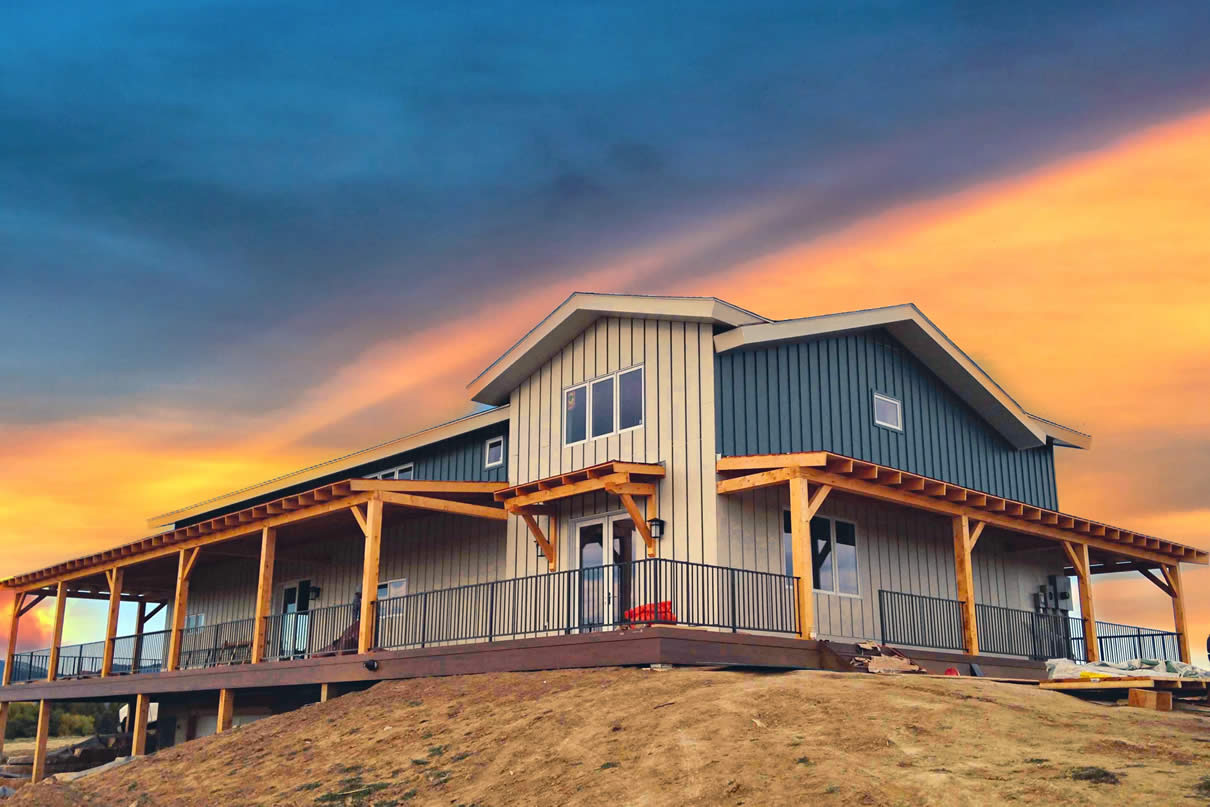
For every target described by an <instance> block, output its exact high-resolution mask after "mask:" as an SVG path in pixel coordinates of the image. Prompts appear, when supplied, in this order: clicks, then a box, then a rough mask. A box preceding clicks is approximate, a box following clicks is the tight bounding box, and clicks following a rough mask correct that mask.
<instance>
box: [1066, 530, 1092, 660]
mask: <svg viewBox="0 0 1210 807" xmlns="http://www.w3.org/2000/svg"><path fill="white" fill-rule="evenodd" d="M1062 544H1063V551H1064V552H1066V553H1067V559H1068V560H1069V561H1071V565H1072V567H1073V568H1074V569H1075V571H1076V578H1077V579H1078V580H1079V584H1080V618H1081V619H1082V620H1084V653H1085V655H1087V657H1088V660H1089V661H1100V660H1101V645H1100V643H1099V642H1097V616H1096V612H1095V611H1094V610H1093V605H1092V575H1090V574H1089V573H1088V571H1089V567H1088V545H1087V544H1076V543H1072V542H1071V541H1063V542H1062Z"/></svg>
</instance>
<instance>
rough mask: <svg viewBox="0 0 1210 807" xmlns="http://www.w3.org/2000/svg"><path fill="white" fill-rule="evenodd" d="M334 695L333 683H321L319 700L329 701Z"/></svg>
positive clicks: (322, 701) (321, 701)
mask: <svg viewBox="0 0 1210 807" xmlns="http://www.w3.org/2000/svg"><path fill="white" fill-rule="evenodd" d="M331 696H332V685H331V684H329V683H327V682H326V681H325V682H324V683H322V684H320V685H319V702H320V703H327V702H328V698H330V697H331Z"/></svg>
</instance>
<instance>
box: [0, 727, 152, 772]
mask: <svg viewBox="0 0 1210 807" xmlns="http://www.w3.org/2000/svg"><path fill="white" fill-rule="evenodd" d="M123 754H126V755H128V754H130V735H129V734H105V735H97V736H95V737H89V738H88V739H87V740H83V741H82V742H78V743H76V744H75V745H68V746H64V747H63V748H58V749H55V750H54V751H50V752H48V753H47V754H46V771H47V773H51V774H54V773H65V772H68V771H82V770H87V769H88V768H95V767H97V766H98V765H103V764H105V763H107V762H112V761H113V760H114V759H116V758H117V757H119V756H121V755H123ZM33 766H34V756H33V754H14V755H13V756H10V757H9V758H8V760H7V761H6V764H5V765H4V766H3V767H0V773H4V774H12V775H16V776H21V777H26V778H28V777H29V775H30V773H31V772H32V770H33Z"/></svg>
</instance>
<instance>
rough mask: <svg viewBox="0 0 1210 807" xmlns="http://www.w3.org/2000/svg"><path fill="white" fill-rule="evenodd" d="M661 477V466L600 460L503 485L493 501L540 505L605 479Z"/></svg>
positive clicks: (601, 484)
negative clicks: (553, 474) (542, 494)
mask: <svg viewBox="0 0 1210 807" xmlns="http://www.w3.org/2000/svg"><path fill="white" fill-rule="evenodd" d="M663 476H664V466H662V465H654V464H648V463H641V462H618V461H610V462H602V463H599V464H597V465H591V466H589V467H587V468H581V469H580V470H577V471H569V472H568V473H565V474H559V475H557V476H550V477H545V478H543V479H535V480H533V481H532V482H525V483H522V484H520V485H513V486H512V487H508V488H504V489H502V490H498V491H496V493H495V494H494V496H495V499H496V501H498V502H506V503H508V504H510V505H514V506H516V507H525V506H528V505H531V504H540V503H542V502H546V501H553V500H554V499H560V498H566V497H567V496H576V495H578V494H580V493H590V492H592V491H594V490H601V489H602V488H604V487H605V482H606V481H612V482H614V483H620V482H651V481H654V480H656V479H660V478H662V477H663ZM540 493H556V495H554V496H536V495H535V494H540Z"/></svg>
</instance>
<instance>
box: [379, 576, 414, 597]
mask: <svg viewBox="0 0 1210 807" xmlns="http://www.w3.org/2000/svg"><path fill="white" fill-rule="evenodd" d="M391 583H403V585H404V592H403V593H402V594H400V595H399V596H400V597H406V596H408V593H409V592H408V579H407V578H406V577H396V578H393V579H391V580H379V581H378V585H377V586H375V588H374V599H375V600H380V599H388V600H389V599H392V598H391V597H389V596H388V597H385V598H380V597H379V596H378V589H380V588H382V587H383V586H386V587H387V594H388V595H389V594H390V593H391Z"/></svg>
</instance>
